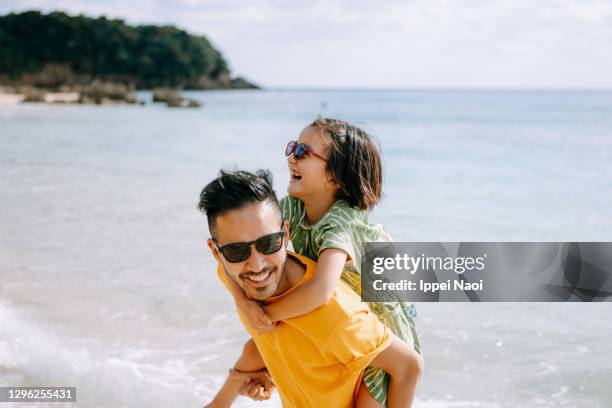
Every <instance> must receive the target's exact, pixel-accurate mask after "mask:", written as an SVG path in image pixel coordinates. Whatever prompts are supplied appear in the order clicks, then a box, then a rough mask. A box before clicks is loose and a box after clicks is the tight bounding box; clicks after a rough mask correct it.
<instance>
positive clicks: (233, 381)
mask: <svg viewBox="0 0 612 408" xmlns="http://www.w3.org/2000/svg"><path fill="white" fill-rule="evenodd" d="M265 368H266V364H265V363H264V361H263V359H262V358H261V355H260V354H259V350H257V346H256V345H255V342H254V341H253V339H249V341H247V342H246V344H245V345H244V348H243V349H242V354H241V355H240V357H239V358H238V361H236V364H235V365H234V368H233V369H232V370H230V375H229V376H228V377H227V378H226V380H225V383H224V384H223V386H222V387H221V389H220V390H219V391H218V392H217V395H215V397H214V399H213V400H212V401H211V402H210V403H209V404H208V405H206V408H227V407H230V406H231V405H232V402H234V400H235V399H236V397H238V395H239V393H240V390H241V389H242V388H243V387H245V386H246V388H247V389H248V396H249V397H250V398H252V399H254V400H256V401H261V400H266V399H269V398H270V396H271V394H272V389H273V388H274V384H273V383H272V381H271V379H270V376H269V374H268V373H267V371H266V370H265Z"/></svg>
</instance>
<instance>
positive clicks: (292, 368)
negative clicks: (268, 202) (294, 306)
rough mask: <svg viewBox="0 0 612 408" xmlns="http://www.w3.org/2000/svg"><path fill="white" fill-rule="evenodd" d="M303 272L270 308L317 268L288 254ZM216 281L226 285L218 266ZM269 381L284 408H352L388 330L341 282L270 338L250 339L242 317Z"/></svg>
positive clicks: (384, 344) (385, 342)
mask: <svg viewBox="0 0 612 408" xmlns="http://www.w3.org/2000/svg"><path fill="white" fill-rule="evenodd" d="M287 255H288V256H290V257H292V258H293V259H294V260H296V261H297V262H300V263H301V264H303V265H304V266H305V268H306V271H305V273H304V276H303V277H302V278H301V279H300V280H299V281H298V282H297V283H296V284H295V285H294V286H293V287H292V288H291V289H289V290H288V291H287V292H285V293H283V294H281V295H279V296H275V297H271V298H269V299H268V300H267V301H268V303H271V302H274V301H275V300H276V299H279V298H281V297H283V296H285V295H287V294H288V293H289V292H291V291H292V290H294V289H295V288H296V287H298V286H300V285H302V284H304V283H305V282H307V281H308V280H309V279H311V278H312V276H313V273H314V271H315V269H316V266H317V264H316V263H315V262H313V261H311V260H310V259H308V258H305V257H303V256H300V255H297V254H293V253H288V254H287ZM217 274H218V275H219V278H220V279H221V280H222V281H223V283H224V284H226V285H227V282H226V281H225V274H224V273H223V269H222V266H221V265H219V268H218V269H217ZM241 320H242V323H243V324H244V326H245V328H246V329H247V331H248V332H249V333H250V334H251V336H252V337H253V340H255V344H256V345H257V349H258V350H259V353H260V354H261V356H262V358H263V360H264V362H265V363H266V366H267V368H268V371H269V372H270V374H271V375H272V378H273V379H274V382H275V383H276V386H277V387H278V392H279V394H280V397H281V400H282V402H283V407H285V408H289V407H299V408H305V407H317V408H319V407H338V408H342V407H352V406H353V405H354V396H355V393H356V391H357V387H358V385H359V382H360V380H361V376H362V374H363V370H364V369H365V368H366V367H367V366H368V364H369V363H370V362H371V361H372V360H373V359H374V357H376V355H377V354H378V353H380V352H381V351H382V350H384V349H385V348H386V347H388V346H389V344H390V343H391V337H390V333H389V329H387V327H386V326H384V325H383V324H382V323H380V322H379V320H378V319H377V318H376V316H375V315H374V314H373V313H371V312H370V309H369V308H368V306H367V305H366V304H365V303H362V302H361V301H360V298H359V296H357V295H356V294H355V292H353V291H352V290H351V289H350V288H349V287H348V286H346V285H345V284H344V283H343V282H340V283H339V284H338V287H337V288H336V291H335V292H334V295H333V296H332V298H331V299H330V301H329V302H328V303H327V304H325V305H323V306H321V307H319V308H318V309H316V310H315V311H313V312H311V313H308V314H306V315H303V316H299V317H295V318H293V319H288V320H286V321H284V322H283V323H282V324H281V325H280V326H279V327H278V329H276V330H275V331H274V332H272V333H263V334H257V333H255V332H254V331H253V330H252V329H251V328H250V327H249V326H248V325H247V324H246V323H245V320H244V319H243V318H242V316H241Z"/></svg>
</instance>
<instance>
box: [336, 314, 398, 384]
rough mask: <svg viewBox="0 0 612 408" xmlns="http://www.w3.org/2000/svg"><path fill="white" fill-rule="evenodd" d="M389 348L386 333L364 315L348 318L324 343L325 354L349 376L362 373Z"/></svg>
mask: <svg viewBox="0 0 612 408" xmlns="http://www.w3.org/2000/svg"><path fill="white" fill-rule="evenodd" d="M389 344H391V334H390V332H389V329H388V328H387V327H386V326H385V325H383V324H382V323H381V322H380V321H379V320H378V319H377V318H376V316H375V315H374V314H372V313H370V312H366V311H364V312H362V313H357V314H355V315H354V316H352V318H351V319H350V320H348V321H347V322H346V324H344V325H343V326H340V327H338V329H336V330H334V333H333V335H332V336H330V338H329V340H328V341H327V346H328V350H330V352H331V353H332V355H333V356H334V357H335V358H336V359H337V360H338V361H339V362H340V363H341V364H342V365H343V366H344V367H346V369H347V370H348V371H350V372H357V371H361V370H364V369H365V368H366V367H367V366H368V365H369V364H370V362H371V361H372V360H373V359H374V358H375V357H376V356H377V355H378V354H379V353H380V352H381V351H383V350H384V349H385V348H387V347H388V346H389Z"/></svg>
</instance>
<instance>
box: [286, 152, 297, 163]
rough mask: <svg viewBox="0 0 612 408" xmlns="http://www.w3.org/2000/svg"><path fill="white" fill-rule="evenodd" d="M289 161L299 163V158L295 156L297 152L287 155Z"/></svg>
mask: <svg viewBox="0 0 612 408" xmlns="http://www.w3.org/2000/svg"><path fill="white" fill-rule="evenodd" d="M287 161H288V162H289V163H291V164H295V163H297V160H296V158H295V153H291V154H290V155H289V156H287Z"/></svg>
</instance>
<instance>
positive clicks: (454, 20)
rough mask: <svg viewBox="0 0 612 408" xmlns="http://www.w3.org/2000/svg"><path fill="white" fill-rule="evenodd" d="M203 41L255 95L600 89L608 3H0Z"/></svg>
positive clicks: (607, 45) (608, 41)
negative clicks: (290, 90) (157, 28)
mask: <svg viewBox="0 0 612 408" xmlns="http://www.w3.org/2000/svg"><path fill="white" fill-rule="evenodd" d="M29 9H38V10H43V11H51V10H62V11H65V12H68V13H69V14H80V13H83V14H85V15H89V16H100V15H105V16H107V17H111V18H120V19H123V20H125V21H126V22H127V23H130V24H171V25H175V26H177V27H179V28H182V29H185V30H187V31H189V32H191V33H194V34H201V35H205V36H206V37H207V38H208V39H209V40H210V41H211V42H212V43H213V45H215V46H216V47H217V48H219V49H220V51H221V52H222V53H223V55H224V56H225V58H226V60H227V61H228V62H229V66H230V69H231V70H232V74H233V75H240V76H244V77H246V78H247V79H249V80H251V81H254V82H255V83H257V84H260V85H262V86H264V87H270V88H276V87H282V88H284V87H299V88H392V89H396V88H478V89H480V88H496V89H497V88H536V89H542V88H572V89H574V88H578V89H610V88H612V0H387V1H381V2H377V1H372V0H369V1H365V0H312V1H301V0H296V1H286V0H284V1H283V0H250V1H237V0H176V1H163V0H130V1H125V0H73V1H68V0H0V14H5V13H8V12H19V11H24V10H29Z"/></svg>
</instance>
